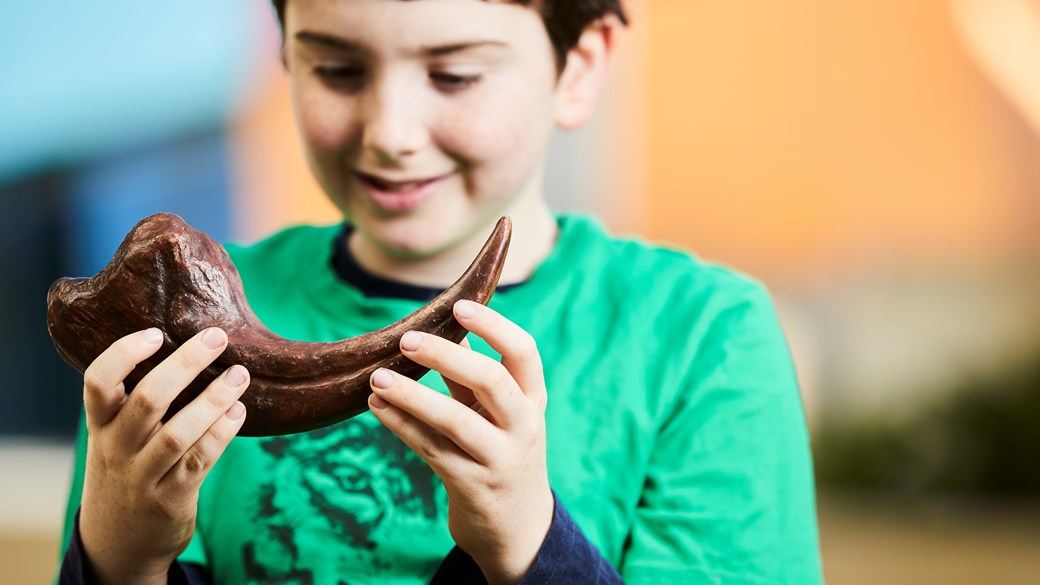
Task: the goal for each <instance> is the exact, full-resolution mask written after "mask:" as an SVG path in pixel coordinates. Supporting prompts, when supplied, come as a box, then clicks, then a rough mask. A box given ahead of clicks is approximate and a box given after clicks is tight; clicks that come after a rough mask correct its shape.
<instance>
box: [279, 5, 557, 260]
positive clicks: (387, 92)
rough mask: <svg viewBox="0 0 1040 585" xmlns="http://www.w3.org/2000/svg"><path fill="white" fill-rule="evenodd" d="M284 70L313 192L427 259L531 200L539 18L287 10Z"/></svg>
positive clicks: (545, 87) (545, 44) (539, 99)
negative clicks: (321, 193) (323, 194)
mask: <svg viewBox="0 0 1040 585" xmlns="http://www.w3.org/2000/svg"><path fill="white" fill-rule="evenodd" d="M285 50H286V62H287V66H288V72H289V77H290V81H291V87H292V96H293V103H294V107H295V111H296V118H297V124H298V126H299V130H300V132H301V135H302V138H303V144H304V148H305V151H306V155H307V158H308V162H309V164H310V166H311V168H312V170H313V172H314V174H315V176H316V178H317V180H318V182H319V183H320V184H321V186H322V187H323V188H324V190H325V192H326V193H327V194H328V195H329V197H330V198H331V199H332V200H333V202H334V203H335V204H336V205H338V206H339V207H340V209H342V210H343V211H344V213H345V214H346V215H347V216H348V217H349V218H350V220H351V222H352V223H353V224H354V225H355V226H357V228H358V231H359V232H360V233H361V234H362V235H363V236H364V237H367V238H369V239H370V240H371V242H372V243H374V244H375V245H376V246H378V247H380V248H381V249H383V250H384V251H387V252H390V253H392V254H395V255H419V256H424V255H428V254H432V253H436V252H437V251H438V250H440V249H443V248H444V247H447V246H450V245H452V244H454V243H456V242H459V241H461V240H464V239H467V238H474V237H475V238H479V239H480V241H483V238H485V237H486V235H487V234H486V233H484V231H486V229H485V228H487V227H488V226H489V225H490V223H491V222H493V221H494V220H495V219H497V218H498V216H499V215H502V214H504V213H516V212H519V211H520V209H519V207H522V206H524V205H528V204H535V203H534V202H537V201H538V200H539V199H540V198H541V167H542V162H543V159H544V157H545V153H546V150H547V149H548V144H549V138H550V136H551V134H552V128H553V125H554V120H555V110H556V103H557V97H556V73H557V72H556V68H555V62H554V58H553V52H552V46H551V43H550V41H549V37H548V35H547V33H546V31H545V28H544V25H543V24H542V21H541V19H540V17H539V15H538V14H537V13H536V12H534V11H533V10H531V9H528V8H524V7H522V6H519V5H516V4H510V3H502V2H485V1H481V0H417V1H407V2H406V1H401V0H291V1H290V2H289V3H288V6H287V13H286V23H285Z"/></svg>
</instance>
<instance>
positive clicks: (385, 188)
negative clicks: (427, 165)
mask: <svg viewBox="0 0 1040 585" xmlns="http://www.w3.org/2000/svg"><path fill="white" fill-rule="evenodd" d="M452 174H453V173H449V174H447V175H441V176H437V177H432V178H425V179H405V180H389V179H386V178H384V177H377V176H375V175H369V174H367V173H362V172H360V171H358V172H357V173H356V175H357V178H358V181H359V182H360V183H361V186H362V187H364V190H365V192H366V193H367V194H368V197H369V199H370V200H371V201H372V203H374V204H375V205H376V207H379V208H380V209H383V210H385V211H396V212H401V211H410V210H412V209H415V208H416V207H418V206H420V205H422V204H423V203H425V202H426V201H427V200H428V199H429V198H430V197H432V196H433V195H434V193H436V192H437V190H438V188H439V187H440V185H441V184H442V183H443V182H444V181H445V179H447V178H448V177H450V176H451V175H452Z"/></svg>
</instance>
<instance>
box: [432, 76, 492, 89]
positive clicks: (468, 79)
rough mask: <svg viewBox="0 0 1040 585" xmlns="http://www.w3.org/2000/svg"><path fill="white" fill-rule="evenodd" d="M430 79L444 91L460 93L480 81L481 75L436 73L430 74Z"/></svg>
mask: <svg viewBox="0 0 1040 585" xmlns="http://www.w3.org/2000/svg"><path fill="white" fill-rule="evenodd" d="M430 79H432V80H433V82H434V83H435V84H436V85H437V86H438V87H440V88H442V89H445V90H448V91H458V90H460V89H465V88H467V87H469V86H471V85H473V84H474V83H476V82H478V81H480V75H455V74H453V73H444V72H436V73H431V74H430Z"/></svg>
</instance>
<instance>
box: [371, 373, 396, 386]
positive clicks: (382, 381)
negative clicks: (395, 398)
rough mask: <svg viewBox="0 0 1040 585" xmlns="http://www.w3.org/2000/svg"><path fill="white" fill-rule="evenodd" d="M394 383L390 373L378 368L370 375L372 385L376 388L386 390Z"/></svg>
mask: <svg viewBox="0 0 1040 585" xmlns="http://www.w3.org/2000/svg"><path fill="white" fill-rule="evenodd" d="M393 383H394V375H393V374H391V373H390V370H385V369H383V368H379V369H378V370H376V371H375V372H373V373H372V385H373V386H375V387H376V388H380V389H386V388H389V387H390V384H393Z"/></svg>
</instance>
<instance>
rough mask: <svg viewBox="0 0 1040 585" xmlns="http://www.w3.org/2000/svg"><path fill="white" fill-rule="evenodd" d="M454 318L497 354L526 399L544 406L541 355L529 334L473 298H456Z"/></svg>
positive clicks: (544, 394) (543, 377)
mask: <svg viewBox="0 0 1040 585" xmlns="http://www.w3.org/2000/svg"><path fill="white" fill-rule="evenodd" d="M454 312H455V318H456V319H458V321H459V323H460V324H462V326H463V327H465V328H466V329H468V330H469V331H471V332H472V333H474V334H475V335H477V336H479V337H481V338H483V339H484V341H486V342H487V343H488V345H490V346H491V349H494V350H495V351H497V352H498V353H499V354H501V355H502V365H504V366H505V367H506V370H508V371H509V373H510V375H512V377H513V379H514V380H516V383H517V384H519V385H520V388H521V389H522V390H523V391H524V394H525V395H527V397H528V398H531V399H532V400H535V401H536V403H538V404H540V405H541V406H542V409H543V410H544V408H545V400H546V392H545V376H544V373H543V372H542V357H541V355H540V354H539V353H538V346H537V344H536V343H535V341H534V338H533V337H531V334H530V333H528V332H527V331H524V330H523V328H521V327H520V326H519V325H517V324H516V323H513V322H512V321H510V320H509V319H506V318H505V317H503V316H502V315H500V314H499V313H497V312H496V311H495V310H493V309H491V308H489V307H486V306H484V305H482V304H480V303H474V302H473V301H465V300H463V301H458V302H456V303H455V306H454Z"/></svg>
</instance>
